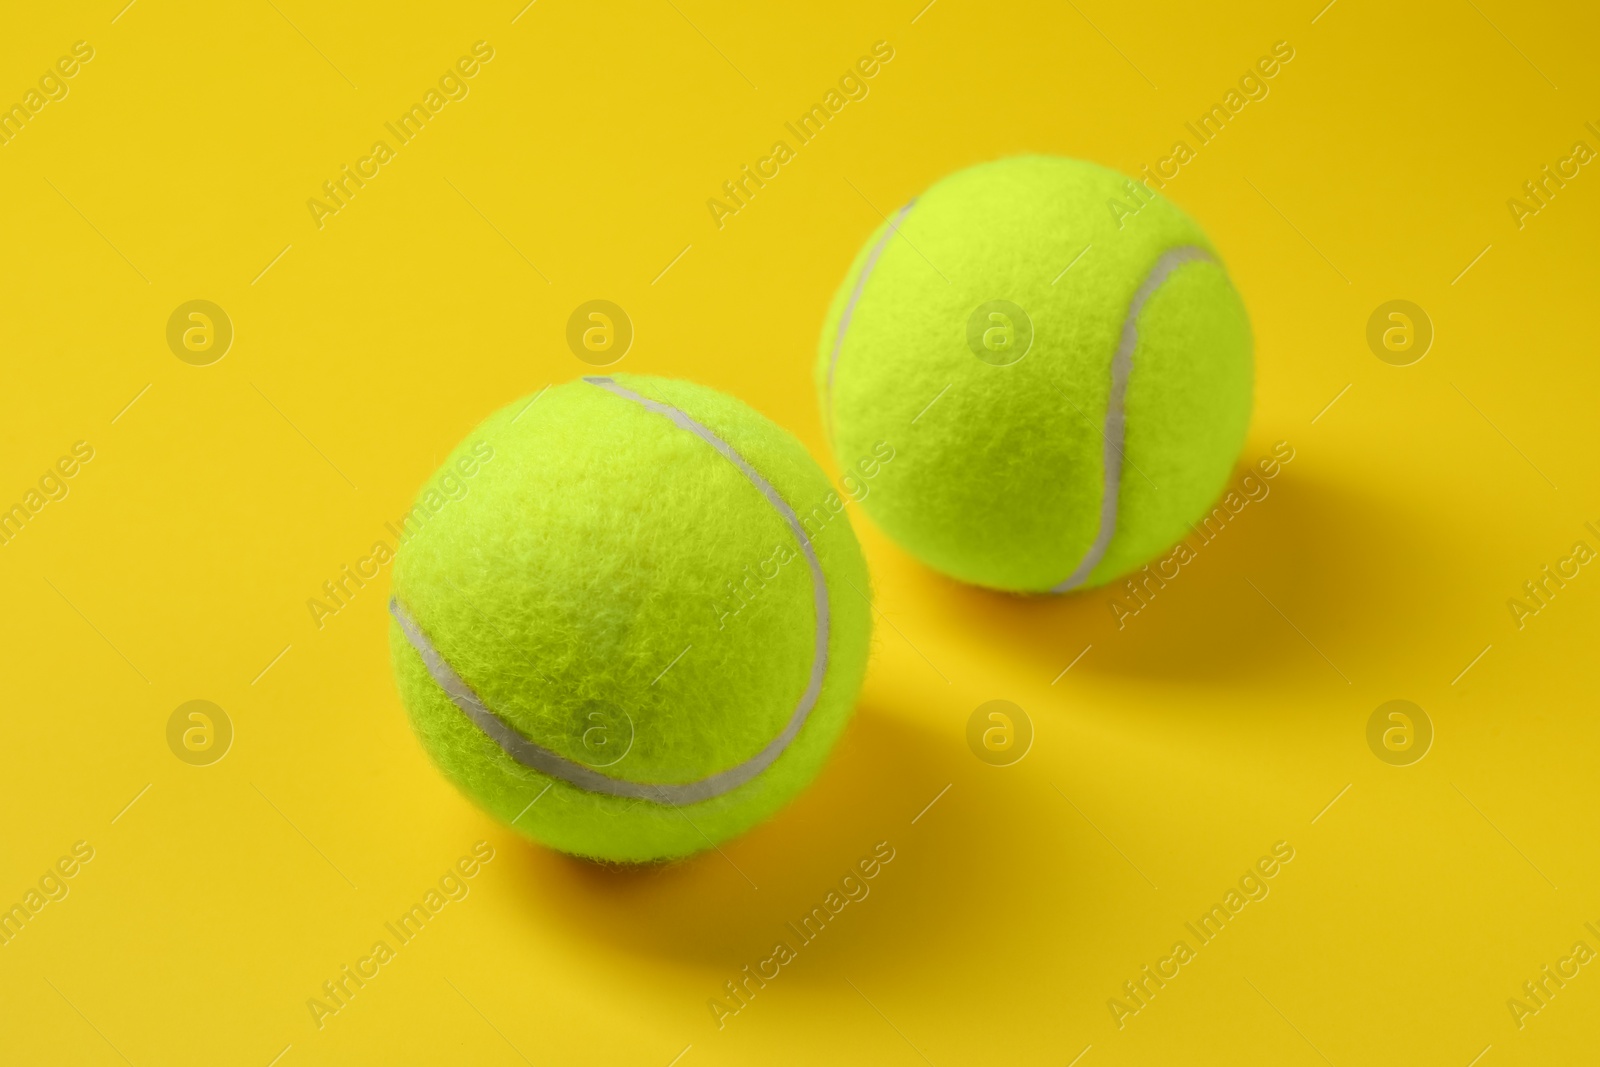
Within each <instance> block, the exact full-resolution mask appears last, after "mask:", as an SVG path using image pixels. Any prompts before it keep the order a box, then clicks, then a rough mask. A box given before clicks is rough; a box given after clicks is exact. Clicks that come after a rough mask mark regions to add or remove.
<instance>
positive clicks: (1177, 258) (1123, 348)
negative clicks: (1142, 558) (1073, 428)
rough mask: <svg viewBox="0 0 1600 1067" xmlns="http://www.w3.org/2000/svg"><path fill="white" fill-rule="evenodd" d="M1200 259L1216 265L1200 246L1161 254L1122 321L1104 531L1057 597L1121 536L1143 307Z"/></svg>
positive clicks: (1109, 411) (1109, 424)
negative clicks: (1131, 383)
mask: <svg viewBox="0 0 1600 1067" xmlns="http://www.w3.org/2000/svg"><path fill="white" fill-rule="evenodd" d="M1197 261H1212V262H1214V260H1213V258H1212V255H1211V253H1210V252H1207V251H1206V250H1205V249H1204V248H1200V247H1198V246H1195V245H1185V246H1184V247H1182V248H1173V249H1169V250H1168V251H1166V252H1163V253H1162V254H1161V258H1159V259H1157V260H1156V262H1155V266H1153V267H1151V268H1150V273H1148V274H1146V275H1145V277H1144V281H1143V282H1141V283H1140V284H1139V288H1138V290H1137V291H1135V292H1134V294H1133V300H1132V301H1130V302H1129V304H1128V313H1127V315H1125V316H1124V317H1123V319H1122V336H1121V337H1120V338H1119V339H1118V341H1117V351H1116V355H1114V356H1113V357H1112V359H1111V395H1110V397H1109V398H1108V399H1107V401H1106V421H1105V428H1104V429H1103V430H1102V433H1103V435H1104V437H1105V442H1106V444H1105V463H1104V467H1105V477H1104V482H1103V485H1102V488H1101V496H1100V528H1099V530H1098V531H1097V532H1096V533H1095V538H1094V543H1093V544H1092V545H1090V546H1089V551H1087V552H1085V553H1084V555H1083V558H1082V559H1081V560H1079V561H1078V566H1077V567H1076V568H1074V569H1073V571H1072V573H1071V574H1070V575H1068V576H1067V578H1066V580H1065V581H1063V582H1061V583H1060V584H1059V585H1057V586H1056V587H1055V588H1053V589H1052V590H1051V592H1053V593H1065V592H1067V591H1069V590H1071V589H1075V588H1077V587H1078V586H1080V585H1082V584H1083V583H1084V582H1085V581H1086V580H1087V579H1088V577H1089V575H1090V573H1091V572H1092V571H1093V570H1094V569H1095V567H1096V566H1098V565H1099V563H1100V561H1101V559H1103V558H1104V557H1105V554H1106V549H1108V548H1110V547H1111V538H1112V537H1113V536H1115V534H1116V532H1117V497H1118V496H1119V495H1120V494H1121V491H1122V444H1123V440H1124V438H1125V436H1126V433H1125V431H1126V429H1127V418H1126V413H1125V412H1124V410H1123V404H1124V401H1125V400H1126V399H1127V395H1128V378H1129V376H1130V375H1132V373H1133V351H1134V349H1135V348H1137V347H1138V346H1139V315H1140V314H1141V313H1142V312H1143V311H1144V306H1145V304H1146V303H1148V302H1149V300H1150V298H1151V297H1152V296H1154V295H1155V291H1156V290H1157V289H1159V288H1160V287H1161V283H1163V282H1165V281H1166V280H1167V278H1168V277H1169V276H1171V274H1172V272H1173V271H1175V270H1177V269H1178V268H1179V267H1181V266H1183V265H1184V264H1185V263H1193V262H1197Z"/></svg>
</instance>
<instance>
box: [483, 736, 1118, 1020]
mask: <svg viewBox="0 0 1600 1067" xmlns="http://www.w3.org/2000/svg"><path fill="white" fill-rule="evenodd" d="M1038 810H1044V811H1047V812H1054V813H1055V814H1054V815H1053V816H1051V817H1050V818H1049V819H1047V820H1046V821H1047V823H1048V826H1049V829H1047V831H1045V832H1044V834H1043V836H1042V837H1041V832H1040V830H1039V829H1038V828H1037V827H1036V826H1035V825H1034V821H1033V820H1032V819H1031V818H1030V817H1027V816H1026V815H1025V813H1026V812H1035V811H1038ZM914 819H915V820H917V821H916V822H913V820H914ZM1063 827H1065V828H1066V829H1062V828H1063ZM1068 830H1071V831H1074V832H1072V833H1068V832H1067V831H1068ZM1078 831H1081V832H1078ZM880 842H882V843H886V844H887V847H888V849H890V850H892V853H893V859H892V860H891V861H890V862H889V863H887V864H882V865H880V869H879V871H878V874H877V876H876V877H875V878H874V879H872V880H870V881H868V882H866V883H865V884H866V888H867V893H866V895H865V896H864V897H862V898H861V899H858V900H853V901H852V902H851V903H849V904H848V905H845V906H844V907H843V909H842V910H841V911H840V912H839V914H838V915H837V916H834V917H833V918H832V919H831V921H830V922H829V923H828V925H827V926H826V928H825V929H823V930H822V932H821V933H820V934H818V935H817V936H816V938H815V940H814V941H812V942H810V943H807V942H805V941H804V940H802V939H801V938H799V937H798V936H797V935H796V934H795V932H794V931H793V930H792V929H791V928H789V927H788V926H786V924H787V923H795V924H799V923H800V922H801V921H802V920H803V918H804V917H805V916H806V915H808V914H809V913H810V912H811V911H812V909H813V908H815V907H818V906H820V905H822V903H823V899H824V897H825V896H826V895H827V894H828V893H829V892H830V891H835V890H838V889H839V888H840V884H841V879H843V877H844V876H845V875H847V874H853V873H856V864H857V862H858V861H859V860H861V859H863V858H865V857H869V856H871V855H872V854H873V852H874V849H875V847H877V846H879V843H880ZM496 844H497V847H500V848H501V855H502V856H504V857H505V867H504V870H505V872H506V873H507V874H508V876H509V877H510V878H511V880H512V881H513V882H514V884H515V891H516V892H517V893H519V894H521V895H522V897H523V899H524V901H525V906H524V908H523V911H524V913H525V919H526V924H527V930H528V933H529V935H530V937H532V938H534V939H536V940H542V939H546V938H548V937H549V936H550V932H549V931H550V927H551V926H552V925H557V926H559V927H561V928H562V929H563V931H564V933H563V935H562V936H564V937H567V938H570V939H572V940H573V941H575V942H577V943H580V944H596V945H598V944H601V943H604V944H606V945H608V946H609V947H611V948H612V949H615V950H620V951H623V952H626V953H629V954H637V955H639V956H644V957H650V958H654V959H658V960H661V961H663V962H670V963H674V964H690V965H693V966H696V967H699V968H701V969H703V970H704V971H708V972H709V973H710V974H711V976H712V977H714V978H715V979H716V980H715V981H709V980H708V981H707V984H706V988H705V989H704V991H703V992H702V993H700V994H697V995H703V996H713V995H719V986H720V983H721V982H722V981H723V980H725V979H730V978H737V977H738V975H739V972H740V970H741V968H743V967H744V966H745V965H746V964H751V965H754V964H756V963H757V962H758V961H761V960H763V959H765V958H767V957H769V956H770V955H771V953H772V949H773V946H774V944H775V943H776V942H778V941H779V940H782V941H784V942H785V943H787V944H788V945H790V946H792V947H793V948H794V949H795V950H796V953H797V955H798V956H799V957H800V958H801V959H802V960H803V961H806V962H805V963H803V964H802V965H801V966H798V967H790V966H785V967H784V968H783V974H784V975H785V977H784V978H783V979H782V982H783V984H784V985H786V986H787V985H793V984H811V983H834V984H838V983H839V981H840V979H839V977H838V975H839V974H841V973H843V974H853V975H856V976H858V977H859V976H861V975H863V974H871V973H874V972H877V971H881V970H883V969H884V968H885V967H888V968H890V969H891V970H894V969H897V968H899V967H902V966H908V965H909V966H928V967H937V966H938V965H939V960H940V958H941V953H942V949H941V948H940V947H939V946H940V938H941V937H943V936H947V935H949V934H950V933H951V931H952V930H956V931H966V932H967V933H969V934H970V935H971V936H977V937H983V938H988V939H993V938H995V937H996V936H999V935H998V934H997V933H996V931H995V930H994V929H992V928H991V926H992V919H991V918H990V917H986V915H987V913H986V912H985V910H984V908H983V907H981V906H978V905H979V904H980V903H981V902H983V901H993V900H997V899H1004V900H1006V901H1008V903H1007V905H1006V906H1007V908H1009V909H1012V911H1014V912H1016V914H1018V915H1028V914H1030V913H1034V912H1037V913H1038V914H1037V915H1036V916H1035V917H1034V920H1029V921H1024V922H1023V923H1022V925H1021V926H1020V927H1017V928H1016V929H1015V931H1014V933H1015V936H1017V937H1020V938H1024V939H1025V938H1026V937H1027V936H1028V935H1027V932H1026V931H1027V930H1029V929H1031V928H1034V922H1035V921H1036V922H1037V923H1043V922H1045V921H1046V918H1045V915H1044V913H1045V912H1048V913H1049V914H1050V915H1056V913H1057V909H1059V908H1061V907H1063V906H1070V902H1072V901H1074V900H1076V899H1077V898H1078V897H1079V896H1080V895H1081V894H1083V893H1089V894H1093V893H1095V892H1097V891H1098V890H1097V889H1096V885H1097V884H1098V883H1099V882H1102V881H1104V876H1103V873H1097V872H1100V871H1101V869H1102V868H1103V867H1104V866H1105V864H1106V855H1102V853H1103V852H1104V851H1105V850H1104V849H1103V846H1102V845H1101V843H1100V841H1099V838H1097V837H1094V836H1093V834H1092V833H1090V832H1089V831H1088V830H1087V829H1086V828H1083V827H1079V826H1077V824H1076V823H1074V822H1073V821H1072V819H1071V818H1070V811H1069V809H1068V808H1067V807H1066V805H1065V803H1064V802H1063V801H1062V800H1061V798H1060V797H1059V796H1058V795H1057V794H1056V793H1055V792H1054V791H1053V790H1052V789H1051V788H1050V786H1049V783H1048V781H1047V776H1046V775H1045V772H1044V769H1043V767H1042V765H1039V764H1037V763H1034V764H1029V763H1028V762H1027V761H1024V762H1023V763H1020V764H1018V765H1016V766H1015V767H1006V768H996V767H991V766H987V765H984V764H982V763H980V762H979V761H978V760H977V759H975V758H974V756H973V755H972V753H971V752H970V751H968V749H967V747H966V743H965V739H964V737H963V736H962V735H961V734H960V733H959V732H958V731H955V730H951V731H948V732H939V733H935V732H934V731H932V730H929V729H926V728H924V727H922V726H920V725H918V724H917V723H916V722H915V721H913V720H912V719H910V718H909V717H908V716H907V715H905V714H904V713H894V712H887V711H880V710H876V709H875V708H873V707H871V706H864V707H862V708H861V709H860V710H859V711H858V714H857V716H856V719H855V721H854V722H853V723H852V725H851V727H850V728H849V730H848V731H847V733H846V735H845V737H844V738H843V739H842V740H841V742H840V744H839V747H838V748H837V749H836V751H835V753H834V756H833V759H832V760H831V761H830V763H829V764H828V766H827V767H826V768H825V769H824V771H823V773H822V775H821V776H820V777H819V778H818V780H817V781H816V783H814V785H813V786H812V788H811V789H810V790H808V791H807V792H805V793H804V794H803V795H802V796H801V797H799V798H798V799H797V800H796V801H795V802H794V803H793V804H792V805H790V807H789V808H787V809H786V810H785V811H783V812H781V813H779V815H778V816H777V818H775V819H773V820H772V821H771V822H769V823H767V824H766V825H764V826H761V827H758V828H757V829H755V830H753V831H752V832H750V833H749V834H747V835H745V836H744V837H742V838H740V839H738V840H735V841H732V842H728V843H725V844H723V846H722V852H721V853H720V854H719V853H718V852H716V851H710V852H706V853H702V854H701V855H699V856H695V857H692V858H690V859H688V860H684V861H681V862H678V863H672V864H663V865H660V866H653V867H634V868H619V867H608V866H603V865H599V864H594V863H589V862H586V861H583V860H578V859H573V858H571V857H567V856H563V855H560V854H559V853H555V852H551V851H549V850H547V849H544V848H541V847H539V846H537V845H533V844H528V843H523V842H520V841H519V840H517V839H514V838H513V836H512V835H511V834H510V833H509V832H508V833H506V834H503V835H502V836H501V837H500V838H498V839H497V840H496ZM1112 859H1115V857H1114V856H1113V857H1112ZM1118 862H1120V861H1118ZM735 865H737V869H735ZM740 872H743V873H742V874H741V873H740ZM746 876H748V878H749V879H750V881H746ZM1115 877H1116V878H1117V879H1118V880H1119V882H1120V880H1123V879H1122V874H1120V873H1119V874H1117V875H1116V876H1115ZM1127 877H1128V878H1132V877H1133V875H1131V874H1128V875H1127ZM1019 879H1020V880H1021V881H1020V882H1019V881H1018V880H1019ZM1034 880H1037V882H1038V884H1039V885H1041V886H1048V887H1049V888H1048V891H1042V890H1041V891H1038V892H1035V891H1032V890H1025V889H1023V888H1022V887H1023V885H1031V884H1033V882H1034ZM751 881H753V882H754V883H755V884H756V886H758V887H759V888H752V886H751V884H750V882H751ZM858 885H859V883H858ZM1035 898H1039V899H1035ZM1051 921H1059V919H1058V918H1057V919H1053V920H1051ZM1004 925H1005V926H1006V929H1008V930H1011V929H1012V924H1010V923H1009V922H1008V923H1006V924H1004ZM963 936H965V935H963ZM1006 936H1010V935H1006ZM1019 950H1020V949H1019ZM823 959H825V960H826V963H825V964H824V965H822V966H817V965H816V963H817V961H819V960H823ZM886 961H892V962H886Z"/></svg>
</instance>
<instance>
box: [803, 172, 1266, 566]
mask: <svg viewBox="0 0 1600 1067" xmlns="http://www.w3.org/2000/svg"><path fill="white" fill-rule="evenodd" d="M1151 181H1152V183H1154V182H1155V181H1156V179H1151ZM1250 350H1251V339H1250V325H1249V320H1248V319H1247V317H1246V315H1245V311H1244V307H1243V305H1242V303H1241V302H1240V300H1239V295H1238V294H1237V293H1236V292H1235V291H1234V288H1233V286H1232V285H1231V284H1230V283H1229V281H1228V277H1227V274H1226V273H1225V272H1224V270H1223V268H1222V264H1221V262H1220V261H1219V259H1218V256H1217V254H1216V251H1215V250H1214V249H1213V248H1212V247H1211V244H1210V242H1209V241H1207V240H1206V236H1205V234H1204V233H1202V232H1201V231H1200V228H1199V227H1198V226H1197V225H1195V223H1194V222H1193V221H1192V220H1191V219H1190V218H1189V217H1188V216H1187V215H1185V214H1183V213H1182V212H1181V211H1179V210H1178V209H1177V208H1176V207H1174V206H1173V205H1172V204H1171V203H1170V202H1168V201H1167V200H1165V199H1164V198H1162V197H1161V196H1160V195H1159V194H1158V193H1156V192H1154V191H1153V190H1152V189H1150V188H1149V187H1148V186H1147V185H1144V184H1140V183H1135V182H1132V181H1129V180H1128V179H1126V178H1124V177H1122V176H1121V175H1119V174H1117V173H1116V172H1114V171H1110V170H1107V169H1105V168H1103V167H1099V166H1096V165H1094V164H1092V163H1083V162H1079V161H1077V160H1070V159H1059V158H1051V157H1043V156H1034V157H1024V158H1017V159H1008V160H1002V161H999V162H994V163H986V164H983V165H980V166H975V167H972V168H970V169H967V170H963V171H959V172H957V173H955V174H952V175H950V176H949V177H947V178H945V179H944V180H942V181H940V182H939V183H937V184H936V185H934V186H933V187H932V188H931V189H929V190H928V191H927V192H926V193H924V194H923V195H922V196H920V197H918V198H917V199H916V200H913V201H912V202H911V203H910V204H907V205H906V206H905V207H903V208H901V209H899V210H898V211H897V212H896V213H895V214H894V215H893V216H891V217H890V218H889V219H887V220H886V221H885V222H884V224H883V225H882V226H880V227H879V228H878V231H877V232H876V233H875V234H873V236H872V237H871V239H870V240H868V241H867V243H866V245H865V246H864V247H863V248H862V249H861V252H860V254H859V255H857V256H856V260H855V263H854V265H853V266H852V267H851V268H850V272H849V273H848V274H847V275H846V276H845V279H844V283H843V284H842V285H841V286H840V287H839V291H838V294H837V295H836V296H835V297H834V299H833V305H832V308H831V309H830V311H829V313H828V317H827V320H826V323H825V325H824V327H823V331H822V337H821V341H820V343H819V344H818V353H817V364H816V377H817V386H818V390H819V392H820V394H821V400H822V407H823V416H824V421H825V423H826V424H827V425H828V426H829V428H830V435H831V437H832V440H833V447H834V450H835V453H836V455H837V457H838V459H839V462H840V464H841V465H842V466H845V467H846V468H849V467H851V466H853V465H855V464H856V463H858V462H859V460H860V459H861V457H866V456H869V455H871V454H872V449H873V447H874V446H875V445H876V444H877V443H879V442H887V443H888V444H889V445H890V446H891V447H893V449H894V450H895V453H894V454H895V458H894V461H893V463H891V464H887V465H884V466H883V467H882V469H881V470H880V471H878V476H877V477H876V478H875V480H874V482H873V484H872V486H871V491H870V493H869V494H867V495H866V496H864V497H863V498H862V500H861V506H862V507H863V508H865V509H866V511H867V512H868V514H870V515H871V516H872V518H873V520H874V521H875V522H877V523H878V525H879V526H880V527H882V529H883V530H884V531H885V532H886V533H888V534H889V536H891V537H892V538H894V539H895V540H896V541H898V542H899V543H900V545H901V546H903V547H904V548H905V549H906V550H907V551H908V552H910V553H911V554H912V555H914V556H916V557H917V558H919V559H921V560H922V561H923V562H924V563H926V564H928V565H929V566H931V567H933V568H934V569H936V570H939V571H942V572H943V573H945V574H948V575H950V576H952V577H955V578H959V579H961V580H963V581H968V582H973V583H976V584H979V585H984V586H990V587H992V588H996V589H1006V590H1014V591H1024V592H1065V591H1066V590H1069V589H1075V588H1080V587H1090V586H1096V585H1101V584H1103V583H1105V582H1107V581H1110V580H1111V579H1112V578H1115V577H1116V576H1118V575H1120V574H1124V573H1126V572H1128V571H1130V570H1133V569H1134V568H1136V567H1139V566H1140V565H1142V564H1144V563H1147V562H1149V561H1150V560H1152V559H1154V558H1155V557H1156V556H1158V555H1159V554H1160V553H1161V552H1163V551H1164V550H1165V549H1167V548H1170V547H1171V546H1172V545H1173V544H1175V543H1176V542H1177V541H1178V540H1179V539H1180V538H1181V537H1183V536H1184V534H1185V532H1186V531H1187V530H1188V529H1189V524H1190V523H1192V522H1194V521H1196V520H1197V519H1199V518H1200V517H1201V516H1202V515H1203V514H1205V513H1206V512H1207V509H1208V508H1210V507H1211V506H1212V504H1213V503H1214V502H1215V501H1216V499H1217V497H1218V496H1219V495H1220V493H1221V491H1222V488H1223V486H1224V484H1225V483H1226V482H1227V480H1228V477H1229V474H1230V472H1231V470H1232V466H1233V463H1234V461H1235V459H1236V457H1237V456H1238V454H1239V450H1240V448H1241V447H1242V446H1243V444H1244V435H1245V431H1246V428H1247V425H1248V423H1249V419H1250V395H1251V355H1250Z"/></svg>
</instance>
